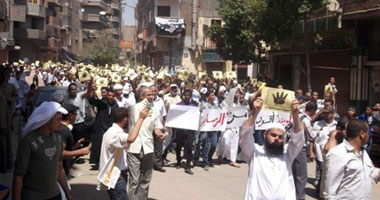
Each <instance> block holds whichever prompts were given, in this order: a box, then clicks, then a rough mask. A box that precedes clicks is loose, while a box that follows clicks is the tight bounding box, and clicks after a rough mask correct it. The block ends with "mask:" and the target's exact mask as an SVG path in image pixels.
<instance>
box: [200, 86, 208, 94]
mask: <svg viewBox="0 0 380 200" xmlns="http://www.w3.org/2000/svg"><path fill="white" fill-rule="evenodd" d="M199 92H200V93H201V94H206V93H207V88H205V87H203V88H201V89H200V90H199Z"/></svg>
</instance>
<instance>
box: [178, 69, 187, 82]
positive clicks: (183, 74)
mask: <svg viewBox="0 0 380 200" xmlns="http://www.w3.org/2000/svg"><path fill="white" fill-rule="evenodd" d="M178 78H179V79H181V80H183V81H185V80H188V79H189V72H188V71H185V70H182V71H180V72H179V74H178Z"/></svg>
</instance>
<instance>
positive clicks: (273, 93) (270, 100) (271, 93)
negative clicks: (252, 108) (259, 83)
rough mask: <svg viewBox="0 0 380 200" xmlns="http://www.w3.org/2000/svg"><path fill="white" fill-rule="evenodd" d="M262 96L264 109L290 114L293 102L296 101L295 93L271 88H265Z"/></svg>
mask: <svg viewBox="0 0 380 200" xmlns="http://www.w3.org/2000/svg"><path fill="white" fill-rule="evenodd" d="M261 96H262V98H263V100H264V104H263V109H265V110H274V111H282V112H289V113H290V111H291V104H292V101H293V99H295V94H294V91H290V90H283V89H277V88H270V87H264V89H263V91H262V95H261Z"/></svg>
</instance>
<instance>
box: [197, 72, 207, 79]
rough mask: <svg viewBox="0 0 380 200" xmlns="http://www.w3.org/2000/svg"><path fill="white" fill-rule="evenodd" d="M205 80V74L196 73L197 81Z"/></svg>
mask: <svg viewBox="0 0 380 200" xmlns="http://www.w3.org/2000/svg"><path fill="white" fill-rule="evenodd" d="M206 79H207V72H198V80H204V81H205V80H206Z"/></svg>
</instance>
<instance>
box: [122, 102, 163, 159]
mask: <svg viewBox="0 0 380 200" xmlns="http://www.w3.org/2000/svg"><path fill="white" fill-rule="evenodd" d="M145 103H146V100H144V101H141V102H140V103H138V104H135V105H133V106H130V107H129V108H128V110H129V114H130V117H129V119H128V132H130V131H131V130H132V128H133V127H134V126H135V124H136V121H137V120H138V118H139V116H140V112H141V110H142V109H144V108H145ZM148 113H149V112H148ZM154 129H162V124H161V122H160V120H159V117H158V114H157V113H156V112H155V110H154V109H153V113H152V114H150V115H149V114H148V116H147V117H146V118H145V119H144V122H143V123H142V125H141V128H140V131H139V134H138V135H137V138H136V140H135V142H133V143H132V144H131V145H130V147H129V149H128V152H129V153H136V154H137V153H140V152H141V148H142V149H143V150H144V155H145V154H148V153H153V149H154V146H153V134H154V133H153V131H154Z"/></svg>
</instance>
